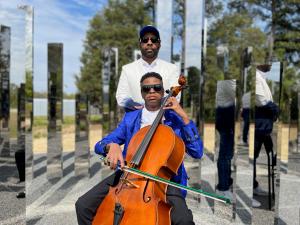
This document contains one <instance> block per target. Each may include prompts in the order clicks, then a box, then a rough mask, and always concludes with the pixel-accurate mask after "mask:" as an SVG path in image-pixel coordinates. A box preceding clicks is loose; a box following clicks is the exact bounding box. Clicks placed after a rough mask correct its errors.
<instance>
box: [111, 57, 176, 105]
mask: <svg viewBox="0 0 300 225" xmlns="http://www.w3.org/2000/svg"><path fill="white" fill-rule="evenodd" d="M148 72H156V73H159V74H160V75H161V76H162V78H163V85H164V89H165V90H168V89H170V88H171V87H172V86H178V78H179V69H178V67H177V66H176V65H175V64H172V63H169V62H166V61H164V60H161V59H158V58H157V59H155V60H154V61H153V62H152V63H151V64H148V63H147V62H146V61H144V60H143V59H142V58H140V59H138V60H136V61H134V62H132V63H129V64H127V65H124V66H123V67H122V72H121V76H120V79H119V83H118V87H117V92H116V98H117V102H118V104H119V105H120V106H122V107H124V106H125V103H126V101H127V100H129V99H132V100H133V101H134V102H137V103H140V104H144V100H143V98H142V95H141V88H140V80H141V77H142V76H143V75H144V74H146V73H148ZM177 99H179V100H180V94H179V95H178V98H177Z"/></svg>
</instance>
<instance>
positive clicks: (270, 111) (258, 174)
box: [253, 64, 283, 221]
mask: <svg viewBox="0 0 300 225" xmlns="http://www.w3.org/2000/svg"><path fill="white" fill-rule="evenodd" d="M272 67H273V65H272V66H271V67H270V66H269V65H267V64H262V65H258V66H257V67H256V76H255V77H256V78H255V81H256V87H255V138H254V160H253V166H254V169H253V171H254V173H253V174H254V178H253V197H254V199H256V200H257V201H259V202H260V203H261V204H262V205H261V207H260V208H259V209H256V211H255V213H254V215H255V217H258V216H259V214H258V212H259V210H260V209H264V210H266V209H267V210H272V211H273V210H274V205H275V204H276V203H275V200H276V201H277V202H278V200H279V199H278V195H276V193H278V191H279V188H277V189H276V187H275V180H276V177H277V173H276V171H277V168H278V164H279V163H278V161H277V160H276V158H277V155H279V157H280V152H281V149H282V145H281V142H280V141H281V138H280V137H281V134H282V128H283V126H282V123H281V121H280V120H278V119H277V118H278V113H279V102H280V101H279V97H280V94H279V93H280V92H279V90H280V85H281V84H280V82H279V81H280V80H281V79H280V71H279V70H278V73H276V74H274V72H272V73H271V71H272V69H271V68H272ZM275 67H276V66H275ZM261 190H263V192H262V191H261ZM270 215H274V212H270ZM254 221H256V219H254Z"/></svg>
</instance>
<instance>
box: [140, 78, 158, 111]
mask: <svg viewBox="0 0 300 225" xmlns="http://www.w3.org/2000/svg"><path fill="white" fill-rule="evenodd" d="M141 92H142V97H143V99H144V100H145V106H146V108H147V109H149V108H151V109H159V108H160V105H161V99H162V98H163V96H164V88H163V84H162V82H161V80H159V79H157V78H156V77H148V78H146V79H145V80H144V81H143V82H142V83H141Z"/></svg>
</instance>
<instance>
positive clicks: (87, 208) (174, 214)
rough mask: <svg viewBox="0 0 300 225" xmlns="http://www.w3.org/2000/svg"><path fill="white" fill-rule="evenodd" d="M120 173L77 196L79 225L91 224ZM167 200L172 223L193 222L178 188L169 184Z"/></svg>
mask: <svg viewBox="0 0 300 225" xmlns="http://www.w3.org/2000/svg"><path fill="white" fill-rule="evenodd" d="M121 175H122V172H121V171H117V172H116V173H114V174H112V175H111V176H109V177H107V178H106V179H104V180H103V181H101V182H100V183H99V184H97V185H96V186H94V187H93V188H92V189H91V190H89V191H88V192H87V193H85V194H84V195H82V196H81V197H79V198H78V200H77V201H76V203H75V207H76V214H77V221H78V224H79V225H90V224H92V220H93V218H94V216H95V214H96V211H97V208H98V207H99V205H100V204H101V203H102V201H103V199H104V198H105V196H106V195H107V193H108V192H109V187H110V186H115V185H117V184H118V182H119V179H120V177H121ZM167 201H168V203H169V204H170V205H172V206H173V208H172V210H171V221H172V225H194V224H195V223H194V222H193V214H192V211H191V210H189V209H188V207H187V205H186V202H185V199H184V197H183V196H182V194H181V191H180V190H179V189H177V188H174V187H171V186H169V187H168V190H167Z"/></svg>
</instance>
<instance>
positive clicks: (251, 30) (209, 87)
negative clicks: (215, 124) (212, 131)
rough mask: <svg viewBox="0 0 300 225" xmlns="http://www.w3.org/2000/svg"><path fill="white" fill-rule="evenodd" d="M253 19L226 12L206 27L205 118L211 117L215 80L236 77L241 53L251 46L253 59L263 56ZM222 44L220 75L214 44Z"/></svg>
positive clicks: (263, 38) (262, 39)
mask: <svg viewBox="0 0 300 225" xmlns="http://www.w3.org/2000/svg"><path fill="white" fill-rule="evenodd" d="M253 24H254V23H253V19H252V18H251V17H250V16H249V15H248V14H245V13H243V12H242V13H239V12H234V11H230V12H226V13H224V14H223V16H222V17H220V18H219V19H218V20H216V21H215V22H214V23H212V24H211V26H210V28H209V30H208V42H207V55H206V57H205V62H204V63H205V77H204V79H205V85H204V93H205V94H204V102H205V105H204V106H205V118H206V119H207V120H213V119H214V109H215V94H216V86H217V82H218V80H223V79H237V80H240V78H241V77H240V76H241V71H242V69H243V68H242V65H243V61H242V57H241V56H242V52H243V50H244V49H245V48H246V47H248V46H252V47H253V53H252V55H253V58H254V59H255V60H256V61H260V60H262V59H264V58H265V52H266V49H267V48H266V45H265V42H266V35H265V34H264V33H263V32H262V31H261V30H260V29H259V28H258V27H255V26H254V25H253ZM221 44H222V45H226V46H227V47H228V50H229V70H228V72H227V74H226V76H225V75H224V71H223V70H222V68H219V67H218V64H217V46H218V45H221Z"/></svg>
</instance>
